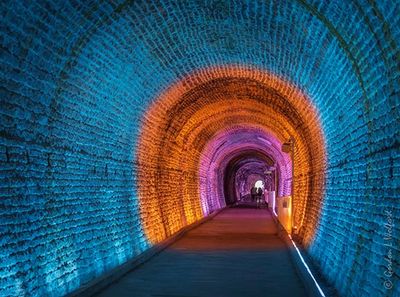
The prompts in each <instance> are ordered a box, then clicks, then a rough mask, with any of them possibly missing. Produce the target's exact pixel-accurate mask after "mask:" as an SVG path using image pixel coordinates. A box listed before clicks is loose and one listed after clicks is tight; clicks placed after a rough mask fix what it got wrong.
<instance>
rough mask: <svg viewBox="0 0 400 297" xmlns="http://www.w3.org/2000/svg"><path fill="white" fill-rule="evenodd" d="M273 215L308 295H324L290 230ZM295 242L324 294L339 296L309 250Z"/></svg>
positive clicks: (280, 236) (330, 296)
mask: <svg viewBox="0 0 400 297" xmlns="http://www.w3.org/2000/svg"><path fill="white" fill-rule="evenodd" d="M270 213H271V212H270ZM271 216H272V218H273V219H274V221H275V223H276V225H277V228H278V236H279V238H281V239H282V240H283V242H285V244H286V246H287V247H288V250H289V254H290V258H291V260H292V263H293V264H294V267H295V269H296V272H297V274H298V275H299V277H300V279H301V281H302V282H303V284H304V288H305V289H306V292H307V295H308V296H310V297H322V296H323V295H322V294H321V293H320V292H319V290H318V288H317V286H316V285H315V283H314V281H313V279H312V278H311V276H310V274H309V273H308V271H307V269H306V267H305V266H304V265H303V263H302V262H301V259H300V256H299V255H298V254H297V251H296V249H295V247H294V246H293V243H292V240H291V238H290V237H289V234H288V232H287V231H286V229H285V228H284V227H283V226H282V224H281V223H280V222H279V220H278V218H277V217H275V216H274V215H273V214H272V213H271ZM294 242H295V243H296V246H297V248H298V249H299V251H300V253H301V255H302V257H303V258H304V261H305V262H306V263H307V265H308V267H309V269H310V270H311V272H312V274H313V276H314V278H315V279H316V281H317V282H318V285H319V286H320V288H321V289H322V291H323V293H324V296H325V297H338V296H339V295H338V294H337V292H336V290H335V289H334V288H333V287H332V286H330V285H329V284H328V283H327V281H326V280H325V279H324V278H323V277H322V276H321V275H320V273H318V269H317V267H316V266H315V264H314V263H313V261H312V259H311V258H310V257H309V255H308V252H307V250H306V249H305V248H304V247H303V246H302V245H300V244H299V243H297V242H296V241H294Z"/></svg>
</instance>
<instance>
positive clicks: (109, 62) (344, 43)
mask: <svg viewBox="0 0 400 297" xmlns="http://www.w3.org/2000/svg"><path fill="white" fill-rule="evenodd" d="M0 5H1V6H0V7H1V8H0V9H1V15H2V18H1V20H0V23H1V39H0V42H1V48H0V51H1V55H0V63H1V69H2V71H1V89H0V92H1V97H0V100H1V102H0V103H1V109H0V122H1V130H0V143H1V151H0V163H1V165H0V180H1V182H0V189H1V199H0V258H1V259H2V260H1V261H0V295H4V296H60V295H65V294H67V293H69V292H71V291H73V290H75V289H77V288H78V287H80V286H81V285H82V284H84V283H86V282H88V281H89V280H92V279H93V278H95V277H97V276H99V275H101V274H103V273H104V272H106V271H108V270H110V269H111V268H113V267H116V266H117V265H119V264H122V263H123V262H125V261H127V260H128V259H130V258H132V257H134V256H136V255H138V254H140V253H141V252H143V251H144V250H146V249H147V248H149V246H150V245H151V243H149V241H148V239H147V238H146V236H145V235H144V231H143V226H142V222H141V216H140V207H139V203H140V201H139V195H138V192H137V182H138V178H139V176H138V174H137V172H138V164H137V162H136V157H137V155H136V146H137V141H138V138H139V135H140V129H141V125H142V121H143V119H142V115H143V114H144V113H145V112H146V110H147V108H148V107H149V105H150V104H151V103H152V102H153V101H154V100H155V99H156V98H157V97H158V95H159V94H160V93H161V92H163V90H165V89H166V88H168V86H170V85H172V84H173V83H174V82H176V81H177V80H179V79H181V78H183V77H185V76H186V75H187V74H189V73H191V72H192V71H195V70H198V69H202V68H207V67H213V66H219V65H231V64H235V65H245V66H246V65H249V66H252V67H256V68H259V69H261V70H266V71H269V72H272V73H274V74H275V75H277V76H280V77H282V78H284V79H285V80H287V81H289V82H291V83H292V84H294V85H295V86H296V87H298V88H299V89H301V90H302V91H303V92H305V93H306V94H307V95H308V97H309V98H310V99H311V100H312V104H313V105H314V106H315V107H316V109H317V110H318V113H319V120H320V122H321V126H322V128H323V134H324V137H325V143H324V146H325V147H326V155H327V164H326V171H325V174H326V179H325V182H324V184H325V192H324V195H323V204H322V212H321V215H320V219H319V223H318V226H317V228H316V230H315V235H314V237H313V241H312V242H311V243H310V244H309V246H308V252H309V254H310V256H311V258H312V259H313V261H314V262H315V263H316V264H317V265H318V266H319V267H320V268H321V273H322V274H323V275H324V276H325V277H326V279H327V280H328V281H329V282H330V283H331V284H333V285H334V286H335V287H336V288H337V290H338V292H339V293H340V295H341V296H357V297H358V296H370V295H373V296H397V295H398V294H399V293H400V292H399V290H400V283H399V270H398V267H399V259H400V253H399V246H398V244H396V243H398V240H399V239H400V235H399V224H398V223H396V220H398V219H399V218H400V207H399V205H400V204H399V203H398V198H399V194H400V193H399V184H400V181H399V175H400V172H399V164H400V160H399V159H400V157H399V131H400V129H399V105H400V101H399V99H398V98H399V96H400V94H399V91H400V83H399V81H400V77H399V76H400V75H399V73H400V71H399V65H400V64H399V46H398V45H399V42H400V30H399V27H400V7H399V3H398V1H377V2H374V1H364V0H354V1H350V0H348V1H304V0H297V1H294V0H293V1H269V2H268V1H239V0H237V1H188V3H186V2H182V1H167V0H166V1H113V2H109V1H104V2H103V1H97V0H93V1H82V3H79V2H74V1H57V0H54V1H44V0H42V1H31V2H29V3H23V2H22V1H2V2H1V4H0ZM315 174H318V172H316V173H315ZM315 213H317V212H315ZM390 218H391V219H392V220H393V221H394V222H395V223H394V225H393V226H392V225H390V226H392V228H390V229H389V228H388V227H387V226H386V227H385V223H388V222H389V223H390V221H389V220H390ZM388 232H389V235H390V236H388ZM389 242H390V243H392V244H393V246H392V247H388V246H387V245H385V244H388V243H389ZM389 251H391V252H392V253H393V259H392V265H393V266H392V267H393V269H394V271H393V274H392V275H391V276H387V274H386V275H385V271H387V270H388V261H387V260H385V257H388V253H389ZM388 281H390V282H391V283H392V285H393V287H392V288H385V286H384V284H388Z"/></svg>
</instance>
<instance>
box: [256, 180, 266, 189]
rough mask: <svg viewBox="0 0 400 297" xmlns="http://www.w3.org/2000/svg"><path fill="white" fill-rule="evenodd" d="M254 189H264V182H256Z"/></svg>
mask: <svg viewBox="0 0 400 297" xmlns="http://www.w3.org/2000/svg"><path fill="white" fill-rule="evenodd" d="M254 186H255V187H256V188H263V189H264V182H263V181H262V180H258V181H256V183H255V185H254Z"/></svg>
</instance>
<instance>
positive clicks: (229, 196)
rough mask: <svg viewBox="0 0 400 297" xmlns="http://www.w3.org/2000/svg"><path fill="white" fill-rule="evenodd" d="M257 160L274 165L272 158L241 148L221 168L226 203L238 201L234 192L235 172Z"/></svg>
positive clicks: (230, 203)
mask: <svg viewBox="0 0 400 297" xmlns="http://www.w3.org/2000/svg"><path fill="white" fill-rule="evenodd" d="M257 161H258V162H262V163H265V164H266V165H267V166H271V167H272V166H274V165H275V161H274V159H272V158H271V157H269V156H267V155H265V154H264V153H263V152H259V151H257V150H241V151H240V152H239V154H237V155H234V156H231V157H230V160H229V161H228V164H227V165H226V167H225V168H224V169H223V172H224V175H223V187H224V199H225V201H226V205H232V204H234V203H235V202H237V201H239V199H238V198H239V197H237V193H236V174H237V172H238V170H239V169H240V168H242V167H243V166H246V165H247V164H248V163H250V162H257Z"/></svg>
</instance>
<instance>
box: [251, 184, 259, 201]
mask: <svg viewBox="0 0 400 297" xmlns="http://www.w3.org/2000/svg"><path fill="white" fill-rule="evenodd" d="M250 194H251V201H253V202H254V201H256V196H257V188H256V187H252V188H251V191H250Z"/></svg>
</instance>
